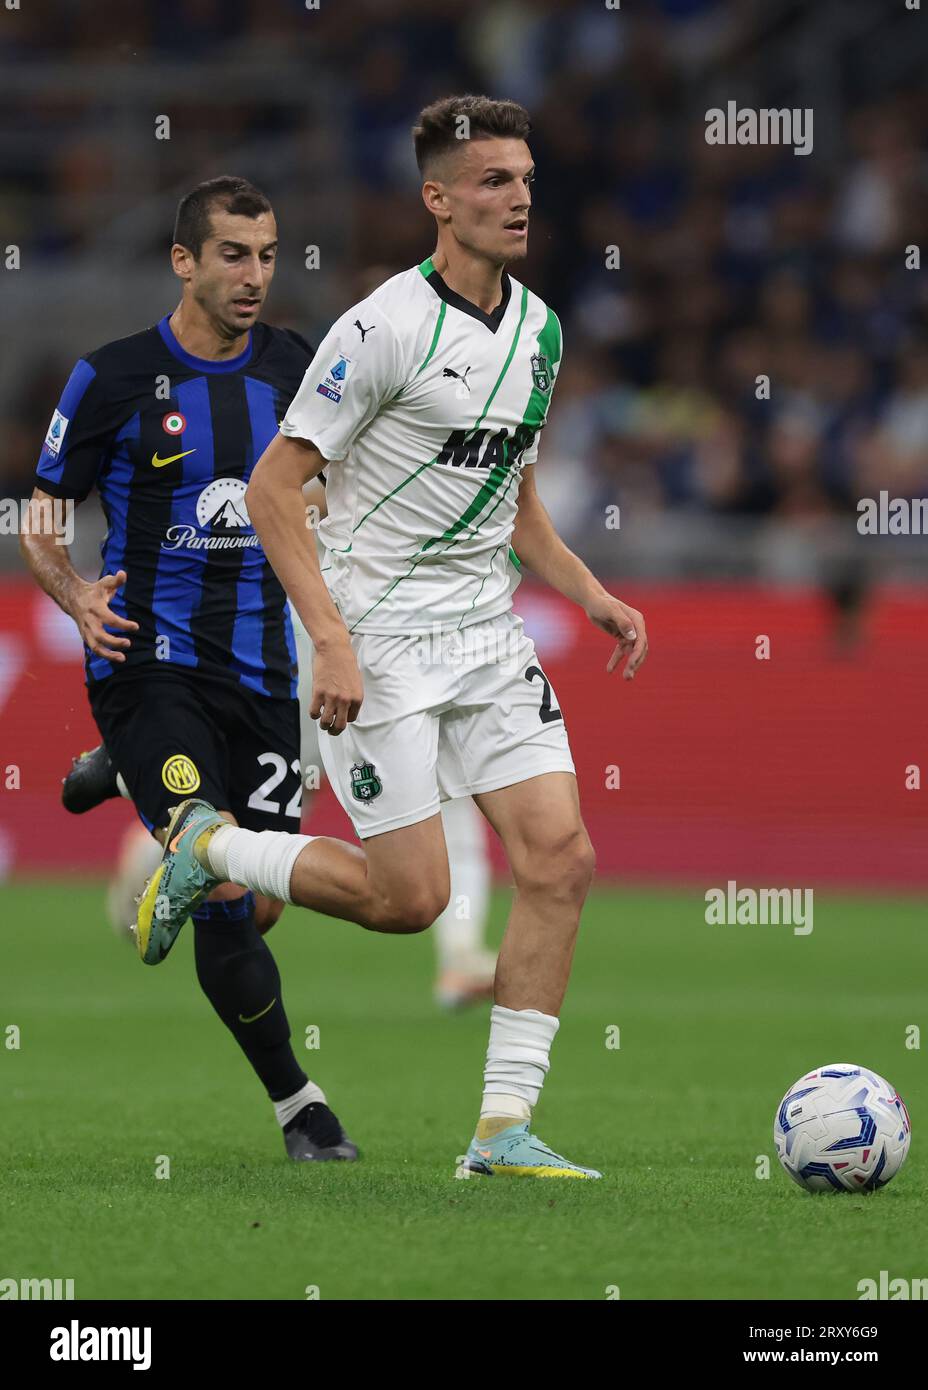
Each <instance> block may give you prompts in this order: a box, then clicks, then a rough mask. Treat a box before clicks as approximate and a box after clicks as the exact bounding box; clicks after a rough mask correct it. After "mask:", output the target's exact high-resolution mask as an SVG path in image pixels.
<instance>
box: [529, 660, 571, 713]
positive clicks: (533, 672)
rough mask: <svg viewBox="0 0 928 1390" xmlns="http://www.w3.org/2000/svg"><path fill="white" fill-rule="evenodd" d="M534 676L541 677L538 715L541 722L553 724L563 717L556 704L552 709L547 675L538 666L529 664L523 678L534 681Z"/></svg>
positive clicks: (549, 683)
mask: <svg viewBox="0 0 928 1390" xmlns="http://www.w3.org/2000/svg"><path fill="white" fill-rule="evenodd" d="M536 676H541V679H542V681H543V686H542V692H541V709H540V710H539V711H538V716H539V718H540V719H541V722H542V724H554V723H556V722H557V720H558V719H563V718H564V716H563V714H561V711H560V710H559V709H558V708H557V706H556V705H555V707H554V709H552V708H551V682H550V681H549V680H548V677H547V676H546V675H545V673H544V671H543V670H542V669H541V667H540V666H530V667H529V668H528V670H527V671H526V673H525V679H526V680H527V681H531V682H532V683H534V680H535V677H536Z"/></svg>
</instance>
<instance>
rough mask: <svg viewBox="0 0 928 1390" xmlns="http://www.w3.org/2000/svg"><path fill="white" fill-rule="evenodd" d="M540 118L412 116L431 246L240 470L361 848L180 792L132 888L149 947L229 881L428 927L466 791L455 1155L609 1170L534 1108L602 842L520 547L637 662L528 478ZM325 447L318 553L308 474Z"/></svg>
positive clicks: (534, 409) (635, 636)
mask: <svg viewBox="0 0 928 1390" xmlns="http://www.w3.org/2000/svg"><path fill="white" fill-rule="evenodd" d="M529 130H530V126H529V121H528V116H527V113H526V112H525V111H524V109H523V108H522V107H520V106H518V105H517V104H516V103H514V102H509V101H493V100H490V99H489V98H486V97H475V96H465V97H449V98H445V99H443V100H441V101H438V102H436V103H434V104H433V105H432V106H430V107H427V108H426V109H425V110H424V111H423V112H422V114H421V116H420V118H419V122H418V124H417V126H416V128H415V131H414V140H415V147H416V157H417V161H418V164H419V168H420V171H421V173H422V176H423V187H422V196H423V199H424V202H425V205H426V208H427V209H428V210H429V212H430V213H431V214H432V215H433V217H434V218H435V220H436V223H437V236H438V239H437V246H436V249H435V251H434V252H433V254H432V255H431V256H430V257H429V258H428V259H427V260H425V261H423V262H422V264H421V265H419V266H416V267H413V268H412V269H410V270H407V271H405V272H403V273H401V274H399V275H396V276H393V277H392V278H391V279H389V280H387V281H386V283H385V284H383V285H381V286H380V287H379V288H378V289H376V290H375V291H374V292H373V293H372V294H371V295H369V296H368V298H367V299H365V300H363V301H362V302H361V303H360V304H357V305H355V306H353V307H352V308H351V309H349V310H348V311H347V313H345V314H344V315H343V316H342V317H341V318H340V319H339V320H338V321H337V322H336V324H335V325H334V327H333V328H332V330H331V331H330V333H329V334H328V336H327V337H326V338H325V340H324V341H323V343H322V345H321V346H320V348H319V350H318V351H317V353H316V355H315V357H314V359H313V362H312V363H311V365H310V367H309V369H308V371H307V372H306V375H305V377H304V379H303V382H302V385H301V386H300V389H299V391H298V392H297V395H296V397H295V399H294V400H293V402H292V404H291V406H290V408H289V410H288V411H287V414H286V417H285V419H284V421H283V422H282V424H281V428H280V433H279V435H278V436H277V437H276V438H275V439H274V440H273V441H272V443H271V444H270V445H269V447H268V448H267V450H266V451H265V453H264V455H263V456H262V458H261V460H260V461H259V463H258V465H257V466H256V468H255V470H254V473H253V475H252V480H251V482H250V484H249V487H248V493H247V506H248V510H249V514H250V516H251V518H252V521H253V523H254V526H255V529H256V531H257V532H258V534H259V536H260V537H261V542H262V545H263V546H264V549H265V552H266V553H267V555H268V557H269V559H270V561H271V563H272V565H273V566H274V569H275V570H276V572H277V575H278V577H279V578H280V580H281V582H282V583H283V585H284V587H285V589H286V590H287V593H288V594H289V596H290V599H291V601H292V602H293V605H294V607H295V608H296V609H297V611H298V613H299V614H300V617H301V619H302V621H303V623H304V624H305V626H306V628H307V630H308V632H309V633H310V635H311V637H312V640H313V644H314V647H315V660H314V670H313V700H312V707H311V710H310V713H311V714H312V715H313V717H314V718H319V720H320V727H321V729H322V730H323V736H322V738H321V748H322V754H323V762H324V765H325V768H326V772H327V775H328V777H329V779H330V781H331V783H332V785H333V788H334V789H335V791H336V794H337V795H338V797H339V799H340V801H341V803H342V805H343V806H344V807H345V809H346V811H347V812H348V813H349V815H350V816H351V819H352V821H353V823H354V826H355V829H356V831H357V834H358V836H359V838H360V839H361V840H362V841H363V849H362V848H359V847H358V846H353V845H348V844H346V843H344V842H342V841H338V840H333V839H330V838H326V837H321V836H317V837H307V836H294V835H287V834H278V833H276V832H271V833H269V832H262V833H256V832H253V831H249V830H243V829H240V828H238V827H234V826H230V825H229V824H228V823H227V822H225V821H223V820H222V819H221V818H220V817H218V815H217V814H216V813H215V811H214V809H213V808H212V807H209V806H208V805H206V804H205V803H203V802H200V801H187V802H184V803H183V804H182V805H181V806H180V807H178V808H177V810H176V812H175V815H174V818H173V820H172V823H171V826H170V828H169V837H168V843H167V847H166V849H165V857H164V860H163V861H162V865H161V867H160V868H159V870H158V871H157V872H156V874H155V876H154V877H153V879H152V881H151V884H150V885H149V888H148V890H147V891H146V894H145V895H144V896H143V899H142V903H141V906H140V912H139V944H140V950H141V952H142V954H143V958H144V959H146V960H148V961H149V962H150V963H156V962H157V960H159V959H161V958H162V957H163V955H164V954H166V952H167V951H168V950H169V949H170V947H171V945H172V943H173V940H174V939H175V937H176V934H177V931H178V930H179V929H180V926H181V925H182V924H183V921H184V920H185V918H186V915H187V914H188V913H189V911H191V910H192V906H191V905H195V904H196V902H197V901H199V899H200V897H201V896H202V894H203V893H204V892H209V891H211V889H212V888H213V887H214V886H215V884H216V883H217V882H223V881H227V880H228V881H232V882H235V883H241V884H243V885H245V886H247V887H249V888H252V889H253V890H255V891H258V892H262V893H266V894H268V895H269V896H272V897H279V898H282V899H284V900H285V901H288V902H293V903H296V904H298V905H301V906H306V907H311V908H314V909H316V910H318V911H321V912H325V913H328V914H329V915H331V916H335V917H343V918H346V919H348V920H350V921H355V922H359V923H361V925H363V926H365V927H367V928H369V929H371V930H375V931H384V932H395V933H403V932H411V931H420V930H423V929H425V928H427V927H429V926H430V925H431V924H432V922H433V921H434V920H435V918H436V917H437V916H438V914H439V913H440V912H441V911H442V910H443V908H444V907H445V905H446V903H447V901H448V897H449V891H450V890H449V875H448V858H447V853H446V848H445V841H444V836H443V833H442V822H441V817H440V814H439V805H440V802H441V801H442V800H444V799H447V798H449V797H459V796H466V795H470V796H473V798H474V800H475V801H476V803H477V805H478V806H479V808H480V810H481V811H482V812H483V814H484V815H485V816H486V818H487V820H488V821H489V822H490V824H491V825H492V826H493V828H494V829H495V830H496V831H497V833H498V834H499V836H500V839H501V840H502V843H503V846H504V848H505V850H506V853H507V856H508V858H509V862H510V865H511V868H512V873H513V879H514V884H515V894H514V900H513V906H512V911H511V914H510V918H509V922H508V925H507V930H506V935H505V938H504V941H503V944H502V947H501V949H500V954H499V961H498V966H497V972H496V985H495V996H494V997H495V1004H494V1006H493V1009H492V1011H491V1021H490V1039H489V1046H488V1050H487V1058H486V1066H485V1070H484V1092H483V1101H482V1104H481V1108H480V1114H479V1117H478V1120H477V1124H476V1129H475V1133H474V1136H473V1139H472V1141H471V1144H470V1146H469V1148H468V1151H467V1154H466V1156H465V1158H464V1160H463V1170H464V1171H465V1172H468V1173H482V1174H495V1175H503V1174H506V1175H512V1176H531V1177H536V1176H537V1177H565V1178H568V1177H569V1178H595V1177H599V1176H600V1174H599V1173H597V1172H596V1170H595V1169H592V1168H589V1167H583V1166H581V1165H579V1164H577V1163H575V1162H573V1161H571V1160H569V1159H567V1158H564V1157H562V1156H561V1155H560V1154H558V1153H555V1152H554V1151H553V1150H552V1149H550V1148H549V1147H548V1146H547V1145H546V1144H544V1143H542V1142H541V1141H540V1140H539V1139H538V1138H536V1136H534V1135H533V1134H532V1133H531V1130H530V1120H531V1112H532V1107H533V1106H534V1104H535V1102H536V1101H537V1099H538V1095H539V1092H540V1090H541V1087H542V1083H543V1081H544V1078H545V1075H546V1073H547V1071H548V1066H549V1053H550V1048H551V1044H552V1042H553V1040H554V1036H555V1033H556V1032H557V1029H558V1012H559V1010H560V1007H561V1002H562V1000H563V996H564V992H565V989H566V986H567V980H568V975H569V971H570V963H571V959H572V956H573V950H574V944H575V940H576V934H577V928H578V924H579V917H580V911H581V908H582V905H583V902H584V899H585V897H586V894H587V891H588V889H589V885H590V881H591V878H592V874H593V866H594V860H593V850H592V846H591V844H590V840H589V837H588V835H587V832H586V829H585V827H584V825H583V821H582V819H581V815H580V807H579V800H578V795H577V782H576V777H575V774H574V765H573V761H572V758H571V754H570V748H569V745H568V741H567V734H566V732H565V726H564V719H563V715H562V713H561V710H560V707H559V705H558V703H557V700H556V697H555V694H554V692H553V690H552V689H551V685H550V682H549V681H548V679H547V677H546V676H545V674H544V671H543V670H542V668H541V666H540V664H539V662H538V658H537V656H536V653H535V650H534V647H533V645H532V643H531V642H530V641H529V639H528V638H527V637H526V636H525V634H524V632H523V631H522V624H521V621H520V620H519V619H518V618H516V617H515V616H514V615H513V613H512V605H511V593H510V583H509V576H508V571H507V566H508V555H509V548H510V544H511V545H512V546H513V547H514V549H515V552H516V554H517V555H518V556H519V559H520V560H521V562H522V564H523V565H524V566H525V568H526V569H528V570H529V571H531V572H533V573H534V574H536V575H537V576H539V577H540V578H541V579H542V580H544V581H546V582H547V583H549V584H550V585H551V586H552V587H553V588H555V589H556V590H558V591H559V592H560V593H562V594H564V595H566V597H568V598H569V599H571V600H572V601H573V602H575V603H577V604H578V605H579V606H580V607H582V608H583V609H584V611H585V612H586V614H587V616H588V618H589V619H590V621H591V622H592V623H594V624H595V625H596V626H597V627H598V628H600V629H602V630H603V631H605V632H606V633H608V634H609V635H610V636H612V637H614V638H616V639H617V645H616V646H615V648H614V650H613V652H612V654H611V656H610V657H609V659H608V662H607V663H606V669H607V671H613V670H614V669H615V668H616V667H617V666H618V664H619V662H620V661H621V660H622V659H623V658H627V660H626V665H625V670H624V675H625V678H626V679H632V678H633V677H634V675H635V673H636V671H637V670H638V669H639V667H640V665H641V663H642V661H643V660H644V658H645V655H646V652H647V639H646V635H645V627H644V621H643V619H642V616H641V614H640V613H639V612H637V611H636V610H635V609H633V608H630V607H629V606H628V605H626V604H623V603H621V602H620V601H619V600H618V599H617V598H615V597H614V596H613V595H611V594H609V593H608V592H607V591H606V590H605V589H604V588H603V587H602V585H601V584H599V583H598V581H597V580H596V579H595V577H594V576H593V575H592V574H591V573H590V571H589V570H588V569H587V567H586V566H585V565H584V564H583V563H582V561H581V560H580V559H579V558H578V557H577V556H576V555H574V554H573V553H572V552H571V551H570V550H568V548H567V547H566V546H565V545H564V544H563V542H562V541H561V540H560V539H559V537H558V536H557V534H556V532H555V530H554V527H553V525H552V523H551V520H550V518H549V516H548V514H547V512H546V511H545V509H544V507H543V506H542V504H541V502H540V500H539V498H538V496H537V493H536V490H535V483H534V466H535V461H536V459H537V457H538V436H539V432H540V430H541V428H542V426H543V425H544V422H545V418H546V416H547V412H548V407H549V404H550V400H551V393H552V389H553V386H554V382H555V379H556V376H557V372H558V367H559V364H560V360H561V329H560V324H559V322H558V319H557V316H556V315H555V313H554V312H553V310H551V309H549V308H548V306H547V305H546V304H545V303H544V302H543V301H542V300H541V299H540V298H539V297H538V296H537V295H535V294H533V293H532V292H531V290H529V289H528V288H527V287H525V286H523V285H521V284H519V282H518V281H516V280H515V279H514V278H513V277H512V276H510V275H509V273H508V272H507V270H506V266H507V265H509V264H511V263H512V262H513V261H515V260H518V259H520V258H521V257H523V256H524V255H525V253H526V247H527V238H528V219H529V210H530V206H531V183H532V179H533V175H534V169H533V164H532V159H531V155H530V152H529V148H528V144H527V136H528V134H529ZM323 469H324V470H325V474H326V493H327V504H328V516H327V517H326V520H325V522H324V523H323V524H322V526H321V528H320V536H321V539H322V541H323V543H324V546H325V559H324V563H323V565H322V567H321V572H320V566H319V562H318V559H317V557H316V552H315V547H314V546H310V545H308V544H307V542H306V531H305V526H304V516H303V508H302V505H301V501H302V498H301V489H302V487H303V485H304V484H305V483H306V482H307V481H308V480H309V479H310V478H313V477H315V476H317V475H318V474H319V473H321V472H322V471H323ZM326 734H327V735H328V737H327V736H326ZM156 906H157V908H158V911H157V912H156V910H155V909H156Z"/></svg>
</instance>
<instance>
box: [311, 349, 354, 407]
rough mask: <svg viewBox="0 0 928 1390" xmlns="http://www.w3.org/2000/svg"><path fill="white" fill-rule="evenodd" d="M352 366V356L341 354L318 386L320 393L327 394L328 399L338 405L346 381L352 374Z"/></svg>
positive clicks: (317, 389) (321, 394)
mask: <svg viewBox="0 0 928 1390" xmlns="http://www.w3.org/2000/svg"><path fill="white" fill-rule="evenodd" d="M351 366H352V362H351V358H350V357H345V356H344V354H341V355H340V356H339V357H338V358H337V360H336V361H335V363H334V364H333V365H332V366H331V367H330V368H329V370H328V371H327V372H326V374H325V376H324V377H323V378H322V380H321V381H320V383H319V385H318V386H317V387H316V391H317V393H318V395H320V396H325V398H326V400H329V401H334V402H335V404H336V405H338V403H339V401H340V400H341V398H342V392H343V391H344V389H345V382H346V381H347V380H348V377H349V375H350V372H351Z"/></svg>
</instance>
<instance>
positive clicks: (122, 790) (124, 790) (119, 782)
mask: <svg viewBox="0 0 928 1390" xmlns="http://www.w3.org/2000/svg"><path fill="white" fill-rule="evenodd" d="M116 787H117V790H118V791H119V795H120V796H124V797H125V799H126V800H127V801H131V800H132V797H131V795H130V794H129V788H128V787H127V786H126V784H125V781H124V780H123V775H122V773H121V772H117V773H116Z"/></svg>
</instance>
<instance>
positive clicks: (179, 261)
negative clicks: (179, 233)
mask: <svg viewBox="0 0 928 1390" xmlns="http://www.w3.org/2000/svg"><path fill="white" fill-rule="evenodd" d="M171 269H172V270H173V271H174V274H175V275H176V276H177V277H178V278H179V279H181V280H189V279H190V276H191V274H192V273H193V253H192V252H191V251H190V250H189V249H188V248H187V247H186V246H181V244H180V242H178V241H175V243H174V245H173V246H172V247H171Z"/></svg>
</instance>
